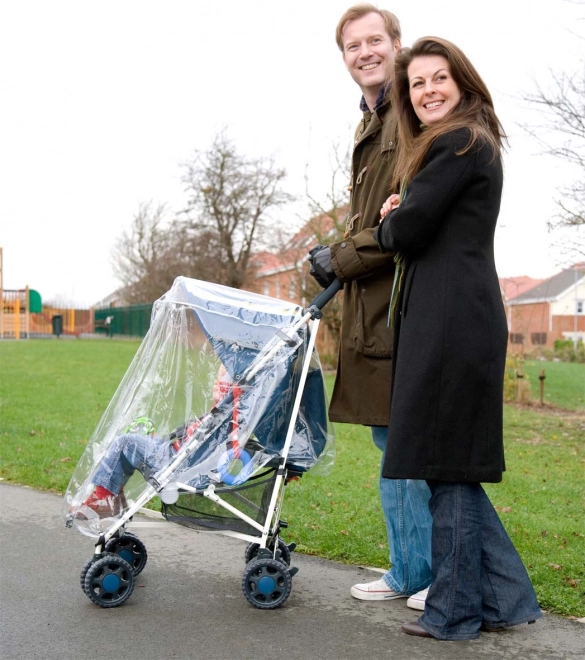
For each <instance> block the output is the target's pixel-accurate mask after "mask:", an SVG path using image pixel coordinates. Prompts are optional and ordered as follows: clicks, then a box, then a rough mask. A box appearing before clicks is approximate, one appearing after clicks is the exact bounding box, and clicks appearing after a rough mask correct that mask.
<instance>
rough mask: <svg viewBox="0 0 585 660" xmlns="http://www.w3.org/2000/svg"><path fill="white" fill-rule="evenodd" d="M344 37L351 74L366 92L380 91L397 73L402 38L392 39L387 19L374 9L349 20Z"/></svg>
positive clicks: (344, 29)
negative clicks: (396, 64) (395, 61)
mask: <svg viewBox="0 0 585 660" xmlns="http://www.w3.org/2000/svg"><path fill="white" fill-rule="evenodd" d="M342 37H343V60H344V62H345V66H346V67H347V70H348V71H349V73H350V75H351V77H352V78H353V79H354V80H355V82H356V83H357V84H358V85H359V86H360V88H361V90H362V92H363V93H364V94H366V93H367V92H369V93H370V94H377V93H378V92H379V91H380V89H381V88H382V87H383V86H384V84H385V83H386V82H388V81H389V80H391V79H392V78H393V76H394V58H395V57H396V53H397V52H398V51H399V50H400V39H395V40H394V42H393V41H392V39H391V38H390V35H389V34H388V33H387V32H386V27H385V25H384V19H383V18H382V17H381V16H380V14H376V13H374V12H372V13H370V14H366V15H365V16H362V18H358V19H356V20H355V21H350V22H349V23H346V25H345V27H344V28H343V32H342Z"/></svg>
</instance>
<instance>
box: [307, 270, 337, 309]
mask: <svg viewBox="0 0 585 660" xmlns="http://www.w3.org/2000/svg"><path fill="white" fill-rule="evenodd" d="M341 289H343V282H341V280H340V279H339V278H337V277H336V278H335V279H334V280H333V282H331V284H330V285H329V286H328V287H327V288H326V289H324V290H323V291H321V293H320V294H319V295H318V296H317V297H316V298H315V299H314V300H313V302H312V303H311V304H310V305H309V307H308V311H309V310H312V309H318V310H321V309H323V307H325V305H326V304H327V303H328V302H329V301H330V300H331V299H332V298H333V296H335V294H336V293H337V292H338V291H340V290H341Z"/></svg>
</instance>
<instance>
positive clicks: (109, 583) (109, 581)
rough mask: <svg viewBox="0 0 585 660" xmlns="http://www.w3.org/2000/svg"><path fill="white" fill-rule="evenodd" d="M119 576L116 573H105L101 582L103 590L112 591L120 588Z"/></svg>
mask: <svg viewBox="0 0 585 660" xmlns="http://www.w3.org/2000/svg"><path fill="white" fill-rule="evenodd" d="M120 584H121V583H120V578H119V577H118V576H117V575H107V576H106V577H105V578H104V579H103V582H102V587H103V588H104V590H105V591H109V592H110V593H113V592H114V591H117V590H118V589H119V588H120Z"/></svg>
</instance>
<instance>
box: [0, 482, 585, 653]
mask: <svg viewBox="0 0 585 660" xmlns="http://www.w3.org/2000/svg"><path fill="white" fill-rule="evenodd" d="M60 508H61V498H59V497H57V496H55V495H52V494H49V493H41V492H38V491H34V490H32V489H29V488H21V487H17V486H10V485H7V484H0V658H2V660H37V659H38V660H94V659H95V660H103V659H108V660H155V659H158V658H164V659H165V660H183V659H185V660H187V659H195V660H199V659H201V660H203V659H205V660H224V659H225V660H228V659H230V660H245V659H254V660H269V659H270V660H274V659H278V658H283V659H285V658H286V659H287V660H289V659H290V660H296V659H301V658H302V659H303V660H313V659H315V660H330V659H331V660H362V659H363V658H368V659H369V658H393V659H400V660H401V659H408V660H427V659H428V660H443V659H444V660H469V659H470V658H472V659H473V660H488V659H489V660H493V659H494V658H506V659H512V660H540V659H542V660H555V659H563V660H566V659H573V658H574V659H575V660H577V659H579V660H583V658H585V625H584V624H582V623H577V622H574V621H569V620H566V619H563V618H561V617H556V616H552V615H547V616H545V617H544V619H543V620H540V621H538V622H537V623H536V624H534V625H532V626H527V625H524V626H519V627H517V628H514V629H510V630H506V631H504V632H502V633H497V634H495V633H491V634H483V635H482V636H481V638H480V639H478V640H474V641H472V642H439V641H436V640H432V639H423V638H416V637H411V636H408V635H405V634H403V633H401V632H400V625H401V624H402V623H403V622H405V621H411V620H415V619H416V613H415V612H413V611H412V610H409V609H408V608H407V607H406V601H405V600H403V599H401V600H395V601H388V602H370V603H367V602H362V601H356V600H354V599H352V598H351V596H350V595H349V589H350V587H351V585H352V584H354V583H355V582H363V581H367V580H370V579H376V577H377V576H378V575H379V574H377V573H374V572H371V571H369V570H367V569H363V568H359V567H355V566H345V565H343V564H337V563H335V562H330V561H324V560H320V559H316V558H315V557H308V556H304V555H299V554H297V553H293V565H295V566H298V568H299V569H300V570H299V573H298V574H297V575H296V576H295V577H294V579H293V589H292V592H291V595H290V596H289V598H288V600H287V601H286V603H285V604H284V605H283V606H282V607H281V608H279V609H276V610H270V611H261V610H258V609H256V608H254V607H252V606H251V605H249V604H248V603H247V601H246V600H245V598H244V596H243V593H242V590H241V586H240V585H241V579H242V571H243V569H244V559H243V553H244V547H245V544H244V543H243V542H241V541H238V540H236V539H231V538H228V537H224V536H219V535H213V534H205V533H203V532H195V531H192V530H189V529H185V528H183V527H180V526H177V525H172V524H169V523H161V526H160V528H156V529H142V530H139V532H138V533H139V534H140V538H141V539H142V540H143V542H144V543H145V545H146V547H147V550H148V563H147V566H146V568H145V570H144V572H143V573H142V574H141V575H140V576H139V577H138V580H137V587H136V589H135V591H134V593H133V594H132V596H131V597H130V598H129V600H128V601H127V602H126V603H125V604H124V605H122V606H121V607H117V608H113V609H102V608H100V607H98V606H96V605H94V604H93V603H92V602H91V601H90V600H89V599H88V598H87V597H86V596H85V595H84V593H83V592H82V590H81V588H80V586H79V573H80V570H81V567H82V566H83V564H84V563H85V561H86V560H87V559H88V558H89V557H90V556H91V554H92V551H93V543H92V540H91V539H89V538H86V537H84V536H82V535H80V534H79V533H77V532H76V531H74V530H72V529H66V528H65V526H64V524H63V521H62V519H61V518H60Z"/></svg>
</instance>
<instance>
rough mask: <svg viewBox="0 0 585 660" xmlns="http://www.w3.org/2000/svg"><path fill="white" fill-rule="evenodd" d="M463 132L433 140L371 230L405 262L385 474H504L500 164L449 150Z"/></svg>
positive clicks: (478, 150)
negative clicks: (396, 203)
mask: <svg viewBox="0 0 585 660" xmlns="http://www.w3.org/2000/svg"><path fill="white" fill-rule="evenodd" d="M469 138H470V132H469V130H467V129H458V130H456V131H452V132H450V133H446V134H444V135H442V136H440V137H439V138H437V139H436V140H435V142H434V143H433V145H432V146H431V149H430V150H429V153H428V155H427V158H426V161H425V165H424V167H423V168H422V169H421V170H420V171H419V172H418V174H417V175H416V176H415V177H414V178H413V179H412V181H411V182H410V184H409V186H408V189H407V192H406V197H405V199H404V200H403V201H402V203H401V205H400V207H399V208H398V209H396V210H394V211H392V212H391V213H390V214H389V215H388V216H387V217H386V218H385V219H384V221H383V223H382V224H381V225H380V227H379V228H378V229H377V230H376V234H375V237H376V240H377V241H378V243H379V245H380V247H381V249H382V250H383V251H387V250H393V251H396V252H399V253H401V254H402V255H404V256H405V257H406V258H407V261H408V266H407V269H406V273H405V276H404V280H403V286H402V289H401V297H400V299H399V301H398V302H399V310H400V314H399V317H398V319H397V322H396V328H395V349H394V365H393V370H394V376H393V392H392V405H391V411H390V426H389V432H388V445H387V448H386V453H385V460H384V464H383V470H382V473H383V475H384V476H385V477H390V478H400V479H432V480H439V481H468V482H471V481H472V482H480V481H488V482H498V481H501V479H502V471H503V470H504V469H505V468H504V448H503V438H502V432H503V431H502V426H503V422H502V414H503V403H502V401H503V379H504V367H505V360H506V346H507V337H508V330H507V324H506V317H505V313H504V308H503V303H502V297H501V293H500V286H499V282H498V276H497V273H496V268H495V264H494V254H493V242H494V231H495V227H496V220H497V217H498V212H499V209H500V198H501V193H502V164H501V159H500V157H499V154H498V155H496V157H495V158H494V157H493V152H492V150H491V148H490V147H488V146H487V145H486V144H485V143H484V142H478V143H476V145H475V146H474V147H473V148H472V149H471V150H469V151H467V152H466V153H465V154H463V155H457V152H460V151H461V150H462V149H464V148H465V147H466V145H467V144H468V142H469Z"/></svg>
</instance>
